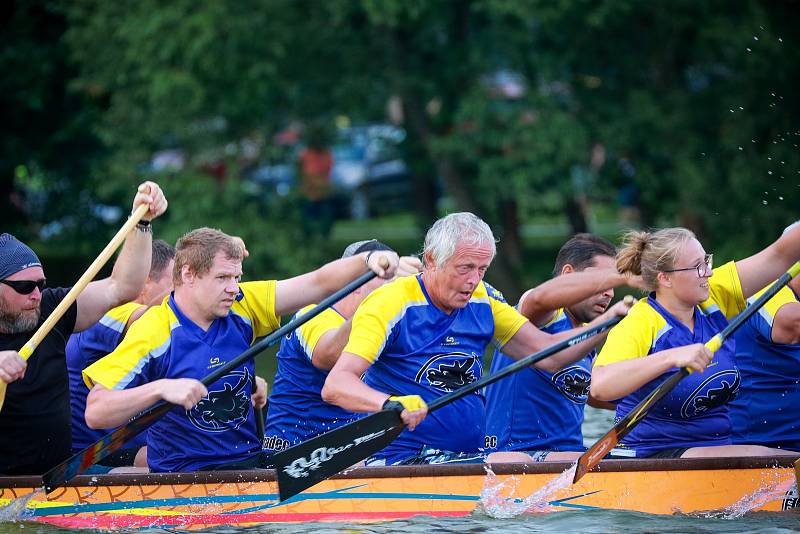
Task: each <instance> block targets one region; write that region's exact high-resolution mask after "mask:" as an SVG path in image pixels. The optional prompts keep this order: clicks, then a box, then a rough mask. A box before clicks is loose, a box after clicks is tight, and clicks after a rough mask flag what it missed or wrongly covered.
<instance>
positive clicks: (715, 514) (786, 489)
mask: <svg viewBox="0 0 800 534" xmlns="http://www.w3.org/2000/svg"><path fill="white" fill-rule="evenodd" d="M790 494H794V495H797V486H796V485H795V480H794V477H789V478H784V477H780V476H779V475H778V472H777V471H776V473H775V479H774V480H772V481H767V482H765V483H764V485H762V486H761V487H760V488H758V489H757V490H755V491H754V492H752V493H750V494H748V495H745V496H744V497H742V498H741V499H739V500H738V501H736V502H735V503H733V504H731V505H730V506H728V507H726V508H723V509H722V510H715V511H711V512H701V513H698V514H691V515H695V516H697V517H704V518H711V519H739V518H741V517H742V516H744V515H745V514H746V513H748V512H751V511H753V510H755V509H756V508H759V507H761V506H764V505H765V504H767V503H768V502H770V501H776V500H779V499H783V498H785V497H787V496H788V495H790Z"/></svg>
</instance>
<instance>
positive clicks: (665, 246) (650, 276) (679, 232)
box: [617, 228, 696, 291]
mask: <svg viewBox="0 0 800 534" xmlns="http://www.w3.org/2000/svg"><path fill="white" fill-rule="evenodd" d="M692 239H696V237H695V235H694V233H693V232H692V231H691V230H687V229H686V228H663V229H661V230H657V231H655V232H638V231H632V232H628V233H627V234H625V236H624V237H623V243H622V248H621V249H620V251H619V252H618V253H617V270H618V271H619V272H621V273H623V274H624V273H631V274H636V275H641V276H642V280H643V281H644V284H645V286H646V287H647V290H648V291H655V290H656V288H657V287H658V282H657V280H656V277H657V276H658V273H660V272H663V271H666V270H669V269H673V268H674V267H675V261H676V260H677V258H678V255H679V254H680V252H681V249H682V248H683V245H685V244H686V243H687V242H688V241H690V240H692Z"/></svg>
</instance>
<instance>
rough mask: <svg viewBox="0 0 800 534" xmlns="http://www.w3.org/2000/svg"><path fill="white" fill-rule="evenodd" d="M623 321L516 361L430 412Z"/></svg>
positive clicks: (436, 402)
mask: <svg viewBox="0 0 800 534" xmlns="http://www.w3.org/2000/svg"><path fill="white" fill-rule="evenodd" d="M621 320H622V316H618V317H614V318H613V319H609V320H608V321H605V322H603V323H600V324H599V325H597V326H593V327H591V328H588V329H586V330H584V331H583V332H581V333H580V334H577V335H574V336H572V337H570V338H567V339H564V340H561V341H559V342H558V343H555V344H554V345H550V346H549V347H547V348H546V349H544V350H541V351H539V352H536V353H534V354H531V355H529V356H525V357H524V358H521V359H519V360H517V361H515V362H514V363H512V364H511V365H509V366H508V367H504V368H503V369H501V370H500V371H497V372H496V373H493V374H490V375H486V376H484V377H483V378H481V379H480V380H476V381H475V382H473V383H471V384H469V385H466V386H464V387H462V388H459V389H457V390H455V391H452V392H450V393H448V394H447V395H442V396H441V397H439V398H437V399H436V400H434V401H433V402H431V403H430V404H428V411H429V412H432V411H433V410H436V409H438V408H441V407H442V406H445V405H447V404H450V403H451V402H453V401H455V400H458V399H460V398H462V397H465V396H467V395H469V394H470V393H474V392H476V391H478V390H479V389H481V388H483V387H486V386H488V385H489V384H494V383H495V382H497V381H498V380H500V379H502V378H505V377H507V376H508V375H510V374H513V373H516V372H517V371H519V370H520V369H522V368H523V367H530V366H531V365H534V364H535V363H537V362H540V361H542V360H544V359H545V358H549V357H550V356H552V355H553V354H555V353H556V352H560V351H562V350H564V349H566V348H568V347H571V346H573V345H577V344H578V343H582V342H584V341H586V340H587V339H589V338H590V337H593V336H596V335H597V334H600V333H601V332H604V331H605V330H608V329H609V328H611V327H612V326H614V325H615V324H617V323H618V322H620V321H621Z"/></svg>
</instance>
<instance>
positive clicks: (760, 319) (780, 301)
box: [748, 284, 797, 341]
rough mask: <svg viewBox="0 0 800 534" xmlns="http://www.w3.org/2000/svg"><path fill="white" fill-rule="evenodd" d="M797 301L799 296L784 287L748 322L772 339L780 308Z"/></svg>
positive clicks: (750, 299)
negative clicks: (773, 327)
mask: <svg viewBox="0 0 800 534" xmlns="http://www.w3.org/2000/svg"><path fill="white" fill-rule="evenodd" d="M771 285H772V284H770V285H769V286H767V287H765V288H764V289H762V290H761V291H759V292H758V293H756V294H755V295H753V296H752V297H750V298H749V299H748V302H753V301H754V300H756V299H757V298H758V297H760V296H761V295H762V294H763V293H764V292H765V291H766V290H767V289H769V287H770V286H771ZM795 302H797V298H796V297H795V296H794V292H793V291H792V290H791V289H789V288H788V287H783V288H781V290H780V291H778V293H776V294H775V296H774V297H772V298H771V299H769V300H768V301H767V303H766V304H764V306H763V307H762V308H761V309H760V310H758V313H756V314H755V315H754V316H753V317H751V318H750V319H749V321H748V323H749V324H750V326H752V327H753V328H754V329H755V331H756V332H758V333H759V334H760V335H761V336H762V337H763V338H764V339H768V340H770V341H772V326H773V323H774V322H775V316H776V315H777V314H778V310H780V309H781V308H782V307H783V306H784V305H785V304H792V303H795Z"/></svg>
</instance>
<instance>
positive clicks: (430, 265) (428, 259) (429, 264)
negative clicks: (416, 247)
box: [422, 252, 436, 271]
mask: <svg viewBox="0 0 800 534" xmlns="http://www.w3.org/2000/svg"><path fill="white" fill-rule="evenodd" d="M422 257H423V259H424V260H425V262H424V263H425V267H426V268H427V269H428V270H429V271H435V270H436V265H435V264H434V262H433V254H431V253H430V252H426V253H425V254H424V255H423V256H422Z"/></svg>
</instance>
